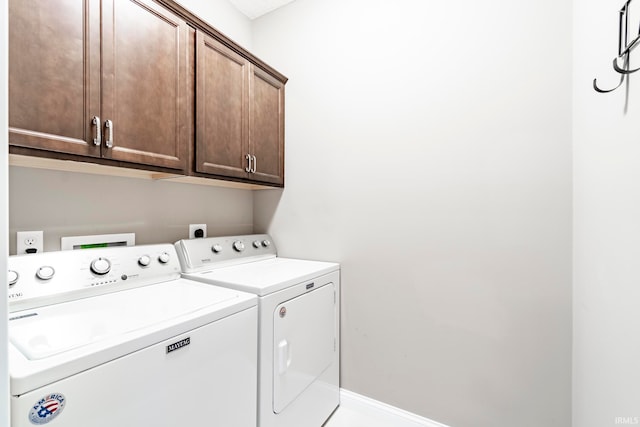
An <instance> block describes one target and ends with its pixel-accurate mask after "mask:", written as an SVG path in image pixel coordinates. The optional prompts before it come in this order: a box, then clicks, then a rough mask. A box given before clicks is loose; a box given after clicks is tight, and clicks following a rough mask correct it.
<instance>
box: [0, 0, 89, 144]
mask: <svg viewBox="0 0 640 427" xmlns="http://www.w3.org/2000/svg"><path fill="white" fill-rule="evenodd" d="M9 17H10V19H9V21H10V23H9V126H10V129H9V143H10V144H11V145H16V146H23V147H32V148H40V149H45V150H51V151H58V152H65V153H72V154H80V155H87V156H99V155H100V148H99V147H98V146H95V145H94V144H93V134H94V133H95V132H96V130H99V125H98V126H97V127H96V126H92V124H91V117H92V116H93V115H99V114H100V112H99V108H100V103H99V102H100V56H99V55H100V10H99V1H97V0H85V1H78V0H57V1H50V0H11V1H9Z"/></svg>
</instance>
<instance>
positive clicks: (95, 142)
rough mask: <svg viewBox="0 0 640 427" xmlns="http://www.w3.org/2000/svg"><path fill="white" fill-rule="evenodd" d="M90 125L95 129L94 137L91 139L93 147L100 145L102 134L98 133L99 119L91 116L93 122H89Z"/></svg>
mask: <svg viewBox="0 0 640 427" xmlns="http://www.w3.org/2000/svg"><path fill="white" fill-rule="evenodd" d="M91 124H92V125H94V126H95V127H96V137H95V138H93V145H98V146H99V145H100V144H102V132H101V131H100V125H101V124H102V122H101V121H100V117H98V116H93V120H91Z"/></svg>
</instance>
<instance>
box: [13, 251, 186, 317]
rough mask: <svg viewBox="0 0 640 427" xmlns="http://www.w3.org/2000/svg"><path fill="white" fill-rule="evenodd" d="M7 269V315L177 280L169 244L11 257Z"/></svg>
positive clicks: (177, 265)
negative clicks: (8, 312)
mask: <svg viewBox="0 0 640 427" xmlns="http://www.w3.org/2000/svg"><path fill="white" fill-rule="evenodd" d="M8 266H9V272H8V281H7V282H8V285H9V290H8V296H9V311H10V312H13V311H17V310H24V309H28V308H34V307H40V306H43V305H49V304H53V303H60V302H64V301H72V300H76V299H80V298H87V297H90V296H94V295H100V294H104V293H108V292H115V291H119V290H124V289H130V288H134V287H139V286H146V285H151V284H154V283H160V282H165V281H168V280H174V279H177V278H178V277H180V263H179V261H178V257H177V255H176V252H175V248H174V246H173V245H170V244H162V245H141V246H126V247H114V248H95V249H81V250H72V251H58V252H43V253H40V254H33V255H16V256H10V257H9V259H8Z"/></svg>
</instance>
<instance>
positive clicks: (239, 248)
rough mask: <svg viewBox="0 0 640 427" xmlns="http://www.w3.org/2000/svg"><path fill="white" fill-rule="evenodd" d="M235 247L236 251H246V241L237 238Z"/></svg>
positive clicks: (234, 243)
mask: <svg viewBox="0 0 640 427" xmlns="http://www.w3.org/2000/svg"><path fill="white" fill-rule="evenodd" d="M233 249H235V250H236V252H242V251H244V243H242V242H241V241H240V240H236V241H235V242H233Z"/></svg>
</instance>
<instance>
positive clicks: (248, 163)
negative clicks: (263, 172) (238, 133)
mask: <svg viewBox="0 0 640 427" xmlns="http://www.w3.org/2000/svg"><path fill="white" fill-rule="evenodd" d="M244 158H245V159H247V165H248V166H247V167H246V168H244V171H245V172H248V173H250V172H251V155H250V154H245V155H244Z"/></svg>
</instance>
